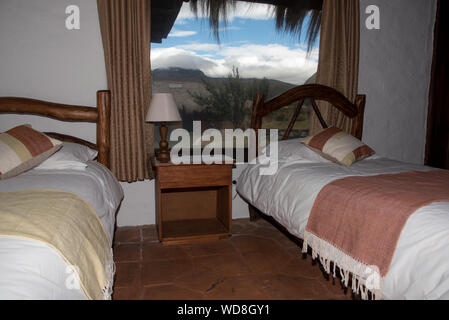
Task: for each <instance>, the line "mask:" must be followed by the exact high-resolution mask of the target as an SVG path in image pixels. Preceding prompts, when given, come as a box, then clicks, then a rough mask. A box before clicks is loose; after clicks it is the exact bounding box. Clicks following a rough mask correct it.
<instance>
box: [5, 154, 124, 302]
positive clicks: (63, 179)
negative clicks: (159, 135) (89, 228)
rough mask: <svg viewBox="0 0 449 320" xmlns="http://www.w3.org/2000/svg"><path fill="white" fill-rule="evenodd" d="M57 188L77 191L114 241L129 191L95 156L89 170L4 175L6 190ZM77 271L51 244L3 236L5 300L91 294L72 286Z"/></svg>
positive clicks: (77, 298)
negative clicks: (119, 210) (117, 217)
mask: <svg viewBox="0 0 449 320" xmlns="http://www.w3.org/2000/svg"><path fill="white" fill-rule="evenodd" d="M32 189H53V190H62V191H68V192H72V193H75V194H77V195H79V196H80V197H82V198H83V199H84V200H85V201H86V202H88V203H89V204H90V205H91V206H92V207H93V208H94V209H95V211H96V212H97V214H98V216H99V218H100V220H101V222H102V224H103V227H104V229H105V231H106V233H107V235H108V238H109V241H110V244H111V246H112V241H113V234H114V225H115V214H116V211H117V208H118V207H119V205H120V202H121V200H122V199H123V191H122V188H121V186H120V184H119V183H118V181H117V180H116V179H115V177H114V176H113V175H112V173H110V171H109V170H107V169H106V168H104V167H103V166H101V165H100V164H98V163H96V162H93V161H89V162H88V167H87V168H86V169H85V170H79V169H78V170H70V169H66V170H37V169H33V170H30V171H28V172H26V173H23V174H21V175H19V176H17V177H14V178H11V179H7V180H0V192H11V191H18V190H32ZM71 272H72V271H71V270H70V269H68V268H67V264H66V262H65V261H64V260H63V259H62V258H61V257H60V256H59V254H58V253H57V252H56V251H54V250H53V249H52V248H50V247H48V246H47V245H45V244H43V243H40V242H37V241H32V240H27V239H20V238H0V299H20V300H22V299H39V300H41V299H70V300H81V299H83V300H84V299H87V297H86V295H85V294H84V292H83V291H82V289H76V288H72V286H70V285H69V286H67V285H66V282H68V283H69V284H70V281H67V280H68V279H69V276H70V273H71Z"/></svg>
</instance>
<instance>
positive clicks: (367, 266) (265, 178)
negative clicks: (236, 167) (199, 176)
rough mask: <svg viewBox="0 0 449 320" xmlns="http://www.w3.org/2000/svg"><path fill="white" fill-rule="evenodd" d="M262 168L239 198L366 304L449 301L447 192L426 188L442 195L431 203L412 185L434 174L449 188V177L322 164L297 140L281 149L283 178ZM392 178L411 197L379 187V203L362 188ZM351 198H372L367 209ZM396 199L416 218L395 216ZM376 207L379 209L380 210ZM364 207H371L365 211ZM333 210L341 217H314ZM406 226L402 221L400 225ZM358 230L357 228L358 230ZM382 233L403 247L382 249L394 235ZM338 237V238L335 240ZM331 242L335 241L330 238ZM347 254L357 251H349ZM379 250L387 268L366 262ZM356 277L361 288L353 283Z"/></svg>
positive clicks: (393, 166)
mask: <svg viewBox="0 0 449 320" xmlns="http://www.w3.org/2000/svg"><path fill="white" fill-rule="evenodd" d="M263 166H264V165H263V164H253V165H248V167H247V168H246V169H245V170H244V171H243V173H242V174H241V176H240V177H239V180H238V184H237V191H238V193H239V194H240V195H241V196H242V197H243V198H244V199H245V200H246V201H247V202H248V203H249V204H251V205H252V206H254V207H255V208H257V209H258V210H260V211H261V212H263V213H265V214H266V215H268V216H271V217H272V218H274V219H275V220H276V221H277V222H278V223H279V224H281V225H282V226H283V227H285V228H286V229H287V230H288V232H290V233H291V234H292V235H294V236H296V237H298V238H300V239H303V240H305V241H304V249H307V248H308V247H311V248H312V251H313V257H314V258H318V259H319V260H320V262H321V263H322V265H323V266H324V269H325V270H326V271H328V272H329V273H331V274H335V275H336V276H340V277H341V279H342V280H343V282H344V283H345V284H346V285H348V284H350V286H351V288H352V289H353V290H354V291H355V292H358V293H359V294H361V295H362V297H364V298H366V297H368V296H369V295H368V292H371V293H374V294H375V298H382V299H449V250H448V248H449V195H448V194H447V193H448V191H447V188H446V190H441V188H439V187H437V191H438V190H440V191H441V192H439V193H438V194H436V192H435V190H433V189H432V186H424V190H425V189H428V190H429V191H430V192H429V193H435V197H434V198H435V199H436V200H435V201H430V202H429V201H428V200H427V199H428V198H427V197H425V196H423V197H419V195H420V193H419V192H417V193H415V194H413V193H410V191H413V189H416V188H414V186H413V185H412V184H407V181H408V180H409V179H415V178H410V175H418V176H420V175H422V174H423V173H426V174H430V176H429V177H430V180H432V178H434V179H440V180H441V181H440V182H442V183H443V184H446V186H447V187H448V188H449V186H448V184H449V176H448V172H446V171H435V169H433V168H430V167H425V166H421V165H414V164H407V163H403V162H398V161H393V160H389V159H386V158H380V157H377V156H372V157H369V158H367V159H364V160H362V161H360V162H357V163H355V164H354V165H352V166H351V167H345V166H341V165H338V164H335V163H333V162H331V161H328V160H326V159H324V158H321V157H320V156H318V155H317V154H315V153H314V152H313V151H311V150H310V149H308V148H307V147H305V146H304V145H302V144H301V143H300V142H299V141H298V140H296V139H295V140H288V141H283V142H280V143H279V159H278V171H277V173H276V174H274V175H271V176H270V175H260V174H259V170H260V168H261V167H263ZM389 176H391V177H394V178H395V179H399V181H400V180H401V179H403V180H404V181H400V182H399V183H402V185H403V186H404V188H403V189H404V190H405V191H404V192H403V193H401V192H394V190H395V189H394V188H395V187H394V184H393V185H392V186H390V190H387V189H383V190H386V191H385V192H384V194H383V195H382V196H379V195H380V194H382V189H381V187H378V186H374V189H377V190H378V194H374V195H372V196H373V197H374V198H370V197H368V196H369V193H371V192H372V190H373V189H370V188H367V189H366V190H364V189H363V188H362V186H366V185H365V184H364V183H363V180H360V178H374V179H375V180H367V181H368V183H372V182H373V181H377V182H379V180H382V178H385V177H389ZM426 179H427V178H426ZM332 187H334V188H333V189H334V190H332ZM407 187H408V188H407ZM427 187H428V188H427ZM326 188H331V192H324V191H325V189H326ZM407 189H409V190H407ZM351 190H356V191H359V193H360V194H361V195H362V198H363V197H367V198H366V199H365V200H366V201H361V202H359V203H352V204H351V201H352V200H353V199H354V193H351V192H350V191H351ZM416 190H418V189H416ZM364 191H366V192H364ZM391 191H393V192H391ZM398 191H401V190H398ZM407 192H408V193H409V195H408V196H407ZM389 193H390V194H389ZM395 193H397V194H400V196H399V197H401V195H402V196H404V195H405V198H406V199H408V200H410V201H408V202H407V201H406V202H407V203H410V210H409V211H408V213H407V214H406V215H405V216H404V215H402V216H395V215H394V214H395V213H396V212H397V211H398V207H397V198H395V197H394V196H395V195H394V194H395ZM339 194H340V196H339ZM392 194H393V195H392ZM389 196H390V198H389ZM324 197H331V198H332V201H331V202H326V201H325V199H324ZM410 197H411V198H410ZM318 198H320V199H318ZM348 199H349V200H348ZM370 199H371V200H370ZM372 199H378V201H377V202H373V201H372ZM339 202H341V203H340V205H338V203H339ZM364 202H365V203H366V204H367V206H365V207H363V206H362V207H358V206H360V204H361V203H362V204H363V203H364ZM329 203H331V204H332V205H333V207H334V209H335V210H334V211H329V210H324V211H323V212H325V213H326V212H327V213H328V214H329V213H330V215H329V216H326V215H324V217H319V215H318V216H316V215H315V214H316V212H314V210H316V209H317V208H316V207H319V206H329ZM370 206H371V207H374V208H379V207H380V208H381V209H382V210H381V214H380V215H379V214H378V215H377V216H375V217H377V218H374V220H373V218H367V212H366V208H369V207H370ZM345 207H347V208H349V211H352V212H353V213H354V212H355V213H358V214H359V215H358V217H359V218H360V219H362V222H361V223H359V224H355V218H354V217H357V215H355V216H354V215H352V216H351V215H348V212H345V211H344V210H341V209H342V208H345ZM337 211H340V212H341V213H342V215H334V217H332V213H335V212H337ZM312 212H314V213H313V215H312ZM382 214H383V215H384V217H382ZM345 215H347V216H346V217H345ZM333 219H334V220H333ZM345 219H346V220H345ZM370 219H371V220H370ZM376 219H378V220H381V219H384V220H385V221H376ZM401 219H402V221H398V220H401ZM394 223H396V226H395V225H394ZM351 224H354V226H352V227H351V226H350V225H351ZM382 229H387V230H392V229H396V233H395V232H392V234H397V239H393V240H392V241H390V242H386V241H382V240H384V237H385V234H387V235H388V234H389V233H388V232H387V233H384V234H382V233H381V231H382ZM323 230H324V231H323ZM397 230H399V232H397ZM332 234H334V236H335V235H337V237H333V238H332ZM351 234H352V236H349V235H351ZM326 235H328V236H329V235H330V236H329V238H326ZM339 236H340V237H339ZM329 239H330V240H329ZM364 240H367V241H364ZM388 243H390V244H392V248H389V249H388V248H385V246H386V245H387V244H388ZM379 245H380V249H379V247H378V246H379ZM376 246H377V247H376ZM348 248H349V249H353V248H355V250H354V251H348ZM376 250H380V252H381V253H382V254H381V257H383V258H384V259H386V260H387V262H386V263H377V261H379V260H369V259H368V260H366V256H364V255H363V254H367V256H368V258H369V257H372V256H373V254H371V253H372V251H374V252H375V251H376ZM354 252H355V253H356V255H354V254H353V253H354ZM389 254H391V256H389ZM374 256H375V254H374ZM363 259H365V260H363ZM363 261H366V263H363ZM373 261H374V262H373ZM334 266H336V267H338V268H334ZM349 275H351V277H352V278H353V279H355V280H354V281H351V282H349V279H350V277H349Z"/></svg>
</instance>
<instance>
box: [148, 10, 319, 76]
mask: <svg viewBox="0 0 449 320" xmlns="http://www.w3.org/2000/svg"><path fill="white" fill-rule="evenodd" d="M272 12H273V11H272V7H271V6H269V5H264V4H250V3H247V2H237V7H236V9H235V11H233V12H231V13H230V14H229V19H228V22H227V24H226V25H223V23H221V32H220V43H219V44H218V43H217V41H216V40H215V39H214V38H213V36H212V34H211V32H210V29H209V21H208V19H207V18H205V17H204V16H201V12H200V13H199V17H198V19H197V18H196V17H195V16H194V14H193V13H192V12H191V10H190V5H189V4H188V3H186V2H184V4H183V6H182V8H181V12H180V13H179V15H178V18H177V20H176V22H175V24H174V26H173V28H172V30H171V32H170V34H169V35H168V37H167V39H163V40H162V44H155V43H152V44H151V45H152V47H151V63H152V69H153V70H154V69H158V68H169V67H179V68H185V69H199V70H201V71H203V72H204V73H205V74H206V75H207V76H210V77H226V76H227V75H229V74H230V73H231V72H232V68H233V66H234V67H237V68H238V69H239V73H240V76H241V77H243V78H264V77H266V78H269V79H276V80H280V81H284V82H288V83H292V84H303V83H304V82H305V81H306V80H307V79H308V78H310V77H311V76H312V75H313V74H314V73H315V72H316V69H317V64H318V46H317V44H315V47H314V48H313V50H312V52H311V54H310V55H309V56H307V51H306V45H305V43H304V41H301V42H300V41H299V40H298V37H297V36H292V35H290V34H283V33H278V32H276V30H275V19H274V17H273V14H272ZM306 21H307V20H306Z"/></svg>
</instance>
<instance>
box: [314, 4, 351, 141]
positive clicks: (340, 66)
mask: <svg viewBox="0 0 449 320" xmlns="http://www.w3.org/2000/svg"><path fill="white" fill-rule="evenodd" d="M359 7H360V5H359V0H338V1H335V0H324V2H323V11H322V19H321V36H320V54H319V60H318V71H317V78H316V83H318V84H323V85H326V86H329V87H332V88H335V89H337V90H338V91H340V92H341V93H343V94H344V95H345V96H346V97H347V98H348V99H349V100H350V101H352V102H354V101H355V98H356V95H357V90H358V74H359V47H360V44H359V40H360V21H359V16H360V13H359ZM318 107H319V109H320V111H321V113H322V115H323V118H324V120H325V121H326V123H327V124H328V125H329V126H337V127H339V128H341V129H343V130H345V131H346V132H348V133H351V126H352V120H351V119H349V118H348V117H346V116H345V115H344V114H343V113H341V112H340V111H339V110H337V109H336V108H333V107H332V106H331V105H330V104H328V103H325V102H318ZM321 130H322V127H321V124H320V122H319V121H318V118H317V117H316V115H315V113H314V112H312V113H311V118H310V134H316V133H318V132H319V131H321Z"/></svg>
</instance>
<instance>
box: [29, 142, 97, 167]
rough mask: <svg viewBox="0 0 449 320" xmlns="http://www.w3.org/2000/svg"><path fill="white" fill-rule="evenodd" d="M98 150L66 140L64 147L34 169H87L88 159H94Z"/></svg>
mask: <svg viewBox="0 0 449 320" xmlns="http://www.w3.org/2000/svg"><path fill="white" fill-rule="evenodd" d="M97 154H98V152H97V151H95V150H92V149H91V148H88V147H86V146H83V145H80V144H77V143H71V142H64V143H63V145H62V148H61V149H60V150H59V151H58V152H56V153H55V154H53V155H52V156H51V157H50V158H48V159H47V160H45V161H44V162H42V163H41V164H40V165H38V166H37V167H35V168H34V169H38V170H39V169H40V170H57V169H59V170H61V169H81V170H83V169H85V168H86V167H87V163H86V162H87V161H90V160H94V159H95V158H96V157H97Z"/></svg>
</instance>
